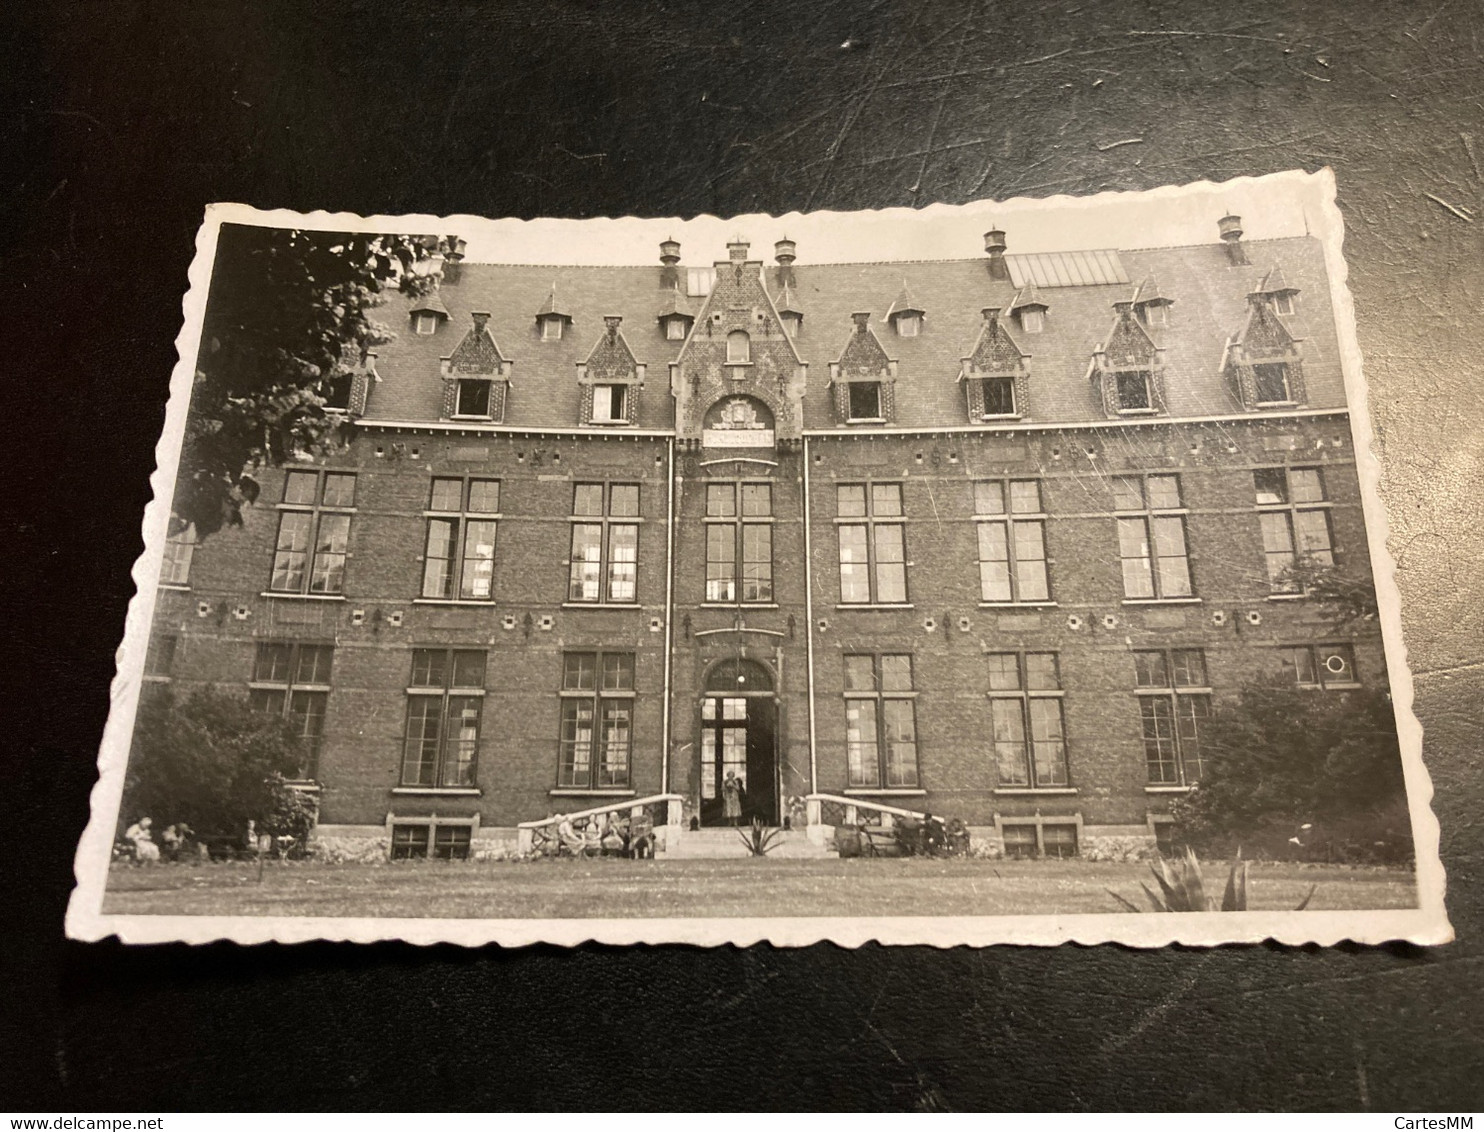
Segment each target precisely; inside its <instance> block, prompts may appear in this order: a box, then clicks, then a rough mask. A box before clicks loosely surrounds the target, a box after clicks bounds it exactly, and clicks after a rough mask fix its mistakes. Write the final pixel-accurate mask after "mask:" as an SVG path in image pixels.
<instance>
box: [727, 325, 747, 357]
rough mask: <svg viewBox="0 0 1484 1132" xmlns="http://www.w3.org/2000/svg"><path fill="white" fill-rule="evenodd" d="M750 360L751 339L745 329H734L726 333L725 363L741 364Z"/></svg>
mask: <svg viewBox="0 0 1484 1132" xmlns="http://www.w3.org/2000/svg"><path fill="white" fill-rule="evenodd" d="M750 361H752V339H751V338H749V337H748V336H747V331H745V330H734V331H732V332H731V333H730V334H728V335H727V364H728V365H743V364H746V363H747V362H750Z"/></svg>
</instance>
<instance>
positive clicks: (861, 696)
mask: <svg viewBox="0 0 1484 1132" xmlns="http://www.w3.org/2000/svg"><path fill="white" fill-rule="evenodd" d="M888 658H891V659H893V660H903V659H905V660H906V662H907V665H906V674H907V687H906V688H887V687H886V683H887V680H886V666H885V664H884V661H885V660H886V659H888ZM866 659H868V660H870V662H871V684H872V686H871V688H869V689H864V688H852V687H851V686H850V679H849V677H848V672H849V668H850V662H851V661H852V660H866ZM841 663H842V665H843V666H844V669H843V672H844V673H845V675H844V676H843V677H842V679H841V686H842V688H843V693H842V695H843V698H844V700H845V781H846V784H847V785H846V790H847V792H851V793H872V794H891V793H896V792H899V791H910V792H912V793H922V790H923V786H922V739H921V735H920V732H919V730H918V727H917V696H918V693H917V673H916V668H917V661H916V657H915V656H914V655H913V654H912V653H911V652H896V651H892V650H882V651H879V652H847V653H844V654H842V658H841ZM864 704H869V705H870V722H871V726H872V732H871V735H870V737H869V739H867V738H866V737H865V736H864V733H863V732H861V733H859V734H858V736H857V738H855V739H852V738H851V709H852V705H855V710H856V711H857V712H860V711H862V710H864V709H863V708H862V707H860V706H859V705H864ZM903 711H905V718H906V720H907V721H908V723H909V724H910V726H911V731H912V734H911V738H910V739H905V740H901V739H899V740H896V742H898V743H902V744H906V745H910V748H911V759H910V766H909V767H907V768H906V769H908V770H910V775H909V776H902V775H898V777H902V778H903V780H902V781H895V782H894V781H892V778H893V758H892V756H893V755H894V754H895V751H894V749H893V740H892V737H891V734H890V729H891V726H892V725H893V722H894V721H893V719H892V718H890V717H900V716H901V715H902V713H903ZM857 718H860V717H859V716H858V717H857ZM897 726H898V728H899V726H900V725H899V722H897ZM867 744H869V745H870V746H871V748H872V750H871V752H870V754H871V762H870V764H869V768H868V765H867V763H866V761H865V753H866V752H865V750H864V748H865V747H866V745H867ZM899 765H904V764H899ZM867 769H869V770H871V771H874V780H868V776H867V774H866V771H867ZM909 778H910V780H908V779H909Z"/></svg>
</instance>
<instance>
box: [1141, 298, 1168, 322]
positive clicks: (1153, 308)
mask: <svg viewBox="0 0 1484 1132" xmlns="http://www.w3.org/2000/svg"><path fill="white" fill-rule="evenodd" d="M1169 311H1170V308H1169V306H1168V304H1166V303H1140V304H1139V320H1140V321H1141V322H1142V323H1143V324H1144V325H1145V326H1164V325H1165V324H1166V323H1167V322H1169V320H1170V319H1169Z"/></svg>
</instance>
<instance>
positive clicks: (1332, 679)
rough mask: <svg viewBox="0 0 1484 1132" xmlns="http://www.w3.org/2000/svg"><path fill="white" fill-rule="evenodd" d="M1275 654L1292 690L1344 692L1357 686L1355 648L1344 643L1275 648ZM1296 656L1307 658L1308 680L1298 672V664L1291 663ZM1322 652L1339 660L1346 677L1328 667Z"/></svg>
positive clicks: (1358, 680) (1357, 675)
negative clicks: (1278, 656) (1294, 688)
mask: <svg viewBox="0 0 1484 1132" xmlns="http://www.w3.org/2000/svg"><path fill="white" fill-rule="evenodd" d="M1278 652H1279V653H1280V654H1281V660H1282V663H1283V667H1284V670H1285V671H1286V672H1288V673H1290V674H1291V675H1292V676H1293V678H1294V686H1295V687H1298V688H1305V689H1314V690H1317V691H1325V692H1334V691H1347V690H1350V689H1353V688H1359V687H1361V682H1360V676H1359V673H1358V671H1357V669H1356V667H1355V646H1354V645H1352V644H1350V643H1348V642H1340V643H1335V644H1312V645H1311V644H1302V645H1279V646H1278ZM1296 653H1303V654H1305V655H1306V656H1307V658H1308V668H1309V672H1310V674H1311V676H1312V679H1309V680H1305V679H1304V677H1303V673H1302V672H1300V671H1299V668H1298V665H1297V664H1296V663H1295V662H1294V660H1293V654H1296ZM1326 653H1328V655H1329V656H1331V657H1333V656H1339V657H1342V658H1343V660H1344V663H1345V667H1346V669H1348V671H1349V675H1348V677H1347V676H1344V675H1341V674H1340V673H1335V672H1334V671H1333V669H1330V668H1329V667H1328V660H1327V659H1323V658H1324V657H1325V654H1326ZM1331 674H1332V675H1331Z"/></svg>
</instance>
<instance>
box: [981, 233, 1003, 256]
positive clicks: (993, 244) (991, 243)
mask: <svg viewBox="0 0 1484 1132" xmlns="http://www.w3.org/2000/svg"><path fill="white" fill-rule="evenodd" d="M984 250H985V251H986V252H988V253H989V254H990V255H992V256H1000V255H1004V254H1005V233H1004V232H1003V231H1002V230H1001V229H999V228H991V229H990V230H989V231H988V232H986V233H984Z"/></svg>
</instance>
